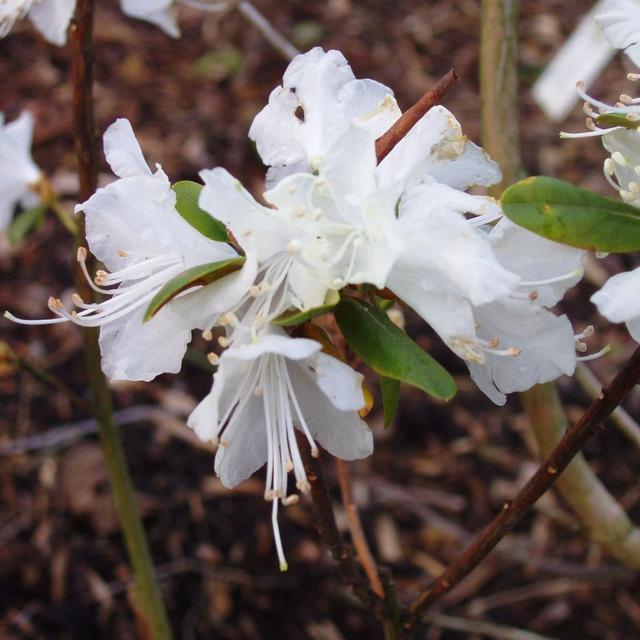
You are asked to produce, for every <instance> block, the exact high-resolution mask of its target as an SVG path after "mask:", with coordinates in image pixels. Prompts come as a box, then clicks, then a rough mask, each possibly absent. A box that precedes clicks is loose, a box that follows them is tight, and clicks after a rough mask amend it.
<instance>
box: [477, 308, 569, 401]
mask: <svg viewBox="0 0 640 640" xmlns="http://www.w3.org/2000/svg"><path fill="white" fill-rule="evenodd" d="M474 315H475V319H476V321H477V323H478V328H477V333H478V336H479V337H481V338H484V339H485V340H488V341H490V340H492V339H494V338H499V340H500V342H499V345H498V348H499V349H509V348H518V349H521V350H522V351H521V353H520V355H517V356H500V355H494V354H492V353H487V354H486V363H485V365H484V369H485V371H486V373H487V374H488V376H489V377H490V378H491V380H492V381H493V384H494V385H495V387H496V389H497V390H498V391H500V392H501V393H505V394H506V393H512V392H514V391H526V390H527V389H530V388H531V387H532V386H533V385H535V384H540V383H543V382H549V381H550V380H555V379H556V378H557V377H559V376H560V375H562V374H567V375H571V374H572V373H573V371H574V369H575V365H576V355H575V339H574V335H573V329H572V328H571V324H570V322H569V320H568V319H567V317H566V316H559V317H558V316H555V315H554V314H553V313H551V312H550V311H547V310H545V309H542V308H540V307H537V306H536V305H534V304H533V303H531V302H528V301H526V300H513V299H505V300H501V301H499V302H493V303H491V304H488V305H483V306H481V307H477V308H476V309H475V310H474ZM477 366H478V365H473V364H470V365H469V368H470V371H471V377H472V378H474V380H475V379H476V377H478V380H479V381H480V384H482V377H480V376H478V372H479V370H478V368H477ZM485 380H486V379H485ZM485 386H486V385H485ZM481 388H482V387H481ZM483 390H484V389H483ZM490 397H491V396H490Z"/></svg>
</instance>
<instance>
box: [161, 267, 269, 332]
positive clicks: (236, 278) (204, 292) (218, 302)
mask: <svg viewBox="0 0 640 640" xmlns="http://www.w3.org/2000/svg"><path fill="white" fill-rule="evenodd" d="M257 270H258V268H257V264H256V261H255V258H254V257H253V256H251V255H248V256H247V259H246V262H245V263H244V264H243V265H242V269H240V270H239V271H236V272H234V273H231V274H229V275H228V276H225V277H224V278H221V279H220V280H217V281H216V282H213V283H211V284H208V285H206V286H204V287H202V288H201V289H198V290H197V291H194V292H192V293H187V294H186V295H184V296H180V297H178V298H175V299H174V300H172V301H171V302H170V303H169V304H168V305H167V311H168V313H170V314H171V316H172V321H173V322H174V324H175V325H176V326H179V327H183V328H185V329H202V330H203V331H204V330H206V329H211V327H212V326H213V325H215V323H216V322H217V319H218V317H219V316H220V315H221V314H222V313H224V312H225V311H228V310H229V309H232V308H233V307H234V306H235V305H236V303H238V302H240V300H241V299H242V297H243V296H244V295H245V294H246V293H247V291H248V290H249V287H250V286H251V285H252V284H253V282H254V280H255V277H256V273H257Z"/></svg>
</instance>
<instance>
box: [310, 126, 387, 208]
mask: <svg viewBox="0 0 640 640" xmlns="http://www.w3.org/2000/svg"><path fill="white" fill-rule="evenodd" d="M376 164H377V160H376V148H375V139H374V138H373V136H371V134H370V133H369V132H368V131H367V130H365V129H363V128H361V127H358V126H357V125H355V124H351V125H349V126H348V127H347V128H346V130H345V132H344V133H343V134H342V135H341V136H340V137H339V138H338V139H337V140H336V142H335V143H334V144H332V145H331V146H330V147H329V149H328V150H327V152H326V154H325V157H324V159H323V162H322V167H321V169H320V175H321V176H323V177H325V178H326V179H327V180H328V181H329V184H330V185H331V189H332V192H333V196H334V198H336V199H339V198H345V197H347V196H352V197H353V198H355V199H357V200H361V199H362V198H364V197H365V196H366V195H367V194H369V193H371V192H372V191H373V190H374V188H375V184H376V181H375V175H376Z"/></svg>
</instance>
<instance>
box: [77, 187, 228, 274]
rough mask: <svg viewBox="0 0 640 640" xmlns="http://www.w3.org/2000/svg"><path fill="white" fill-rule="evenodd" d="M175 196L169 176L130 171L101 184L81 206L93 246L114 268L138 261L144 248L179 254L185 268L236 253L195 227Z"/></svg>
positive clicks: (154, 252) (149, 251)
mask: <svg viewBox="0 0 640 640" xmlns="http://www.w3.org/2000/svg"><path fill="white" fill-rule="evenodd" d="M175 201H176V196H175V193H174V192H173V191H172V189H171V185H170V184H169V181H168V180H162V179H159V178H158V177H157V176H154V177H131V178H121V179H120V180H116V181H115V182H113V183H111V184H110V185H108V186H106V187H103V188H101V189H98V190H97V191H96V193H95V194H94V195H92V196H91V198H89V200H87V201H86V202H85V203H83V204H81V205H78V207H77V209H78V210H82V211H84V213H85V216H86V225H87V230H86V235H87V241H88V243H89V247H90V248H91V251H92V252H93V254H94V255H95V256H96V257H97V258H98V259H99V260H101V261H102V262H104V263H105V264H106V265H107V267H108V268H109V270H111V271H116V270H119V269H122V268H123V267H126V266H128V265H130V264H133V263H136V262H139V261H140V254H142V255H145V256H149V257H151V256H157V255H169V256H171V255H175V256H179V257H181V259H182V261H183V264H184V266H185V268H187V267H190V266H195V265H198V264H205V263H208V262H216V261H218V260H225V259H228V258H232V257H234V256H235V255H237V254H236V253H235V252H234V251H233V250H232V249H231V248H230V247H229V246H228V245H226V244H225V243H222V242H215V241H213V240H209V239H208V238H205V237H204V236H203V235H202V234H200V233H199V232H198V231H196V230H195V229H194V228H193V227H192V226H191V225H190V224H188V223H187V222H186V221H185V220H184V219H183V218H182V217H181V216H180V215H179V214H178V213H177V212H176V210H175ZM119 252H120V253H119ZM122 252H124V254H122Z"/></svg>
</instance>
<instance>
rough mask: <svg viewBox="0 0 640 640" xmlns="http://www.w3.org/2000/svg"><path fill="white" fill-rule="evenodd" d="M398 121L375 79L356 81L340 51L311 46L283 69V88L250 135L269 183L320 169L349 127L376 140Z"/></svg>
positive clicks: (396, 111)
mask: <svg viewBox="0 0 640 640" xmlns="http://www.w3.org/2000/svg"><path fill="white" fill-rule="evenodd" d="M399 117H400V109H399V108H398V105H397V103H396V101H395V98H394V97H393V91H391V89H389V88H388V87H385V86H384V85H382V84H380V83H378V82H375V81H374V80H356V78H355V76H354V75H353V72H352V71H351V67H350V66H349V64H348V63H347V61H346V60H345V58H344V56H343V55H342V54H341V53H340V52H339V51H328V52H326V53H325V51H323V50H322V49H321V48H320V47H316V48H315V49H312V50H311V51H309V52H308V53H305V54H302V55H299V56H296V57H295V58H294V59H293V61H292V62H291V64H290V65H289V66H288V67H287V70H286V71H285V74H284V76H283V79H282V86H280V87H277V88H276V89H274V90H273V91H272V92H271V95H270V96H269V104H268V105H267V106H266V107H264V109H262V111H261V112H260V113H259V114H258V115H257V116H256V117H255V119H254V121H253V123H252V125H251V129H250V130H249V137H250V138H251V139H252V140H254V141H255V142H256V145H257V147H258V153H259V154H260V157H261V158H262V160H263V162H264V163H265V164H266V165H268V166H270V167H272V168H273V169H272V170H270V171H269V174H268V175H267V182H268V184H270V185H272V184H273V183H274V182H276V181H277V180H278V179H281V178H282V177H284V175H287V174H288V173H294V172H307V171H310V170H318V169H320V168H321V167H322V165H323V163H324V161H325V156H326V154H327V153H328V151H329V149H331V148H332V146H333V145H334V143H335V142H336V140H337V139H338V138H340V136H341V135H343V134H344V132H345V131H346V129H347V128H348V126H349V124H350V123H352V122H354V123H355V124H357V125H359V126H361V127H364V128H365V129H367V130H368V131H369V132H370V134H371V135H372V137H373V138H374V139H375V138H377V137H379V136H381V135H382V134H383V133H384V132H385V131H386V130H387V129H388V128H389V127H390V126H391V125H392V124H393V123H394V122H395V121H396V120H397V119H398V118H399Z"/></svg>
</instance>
